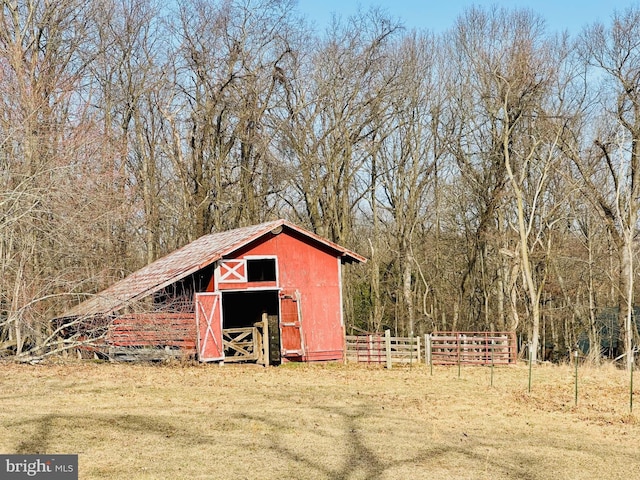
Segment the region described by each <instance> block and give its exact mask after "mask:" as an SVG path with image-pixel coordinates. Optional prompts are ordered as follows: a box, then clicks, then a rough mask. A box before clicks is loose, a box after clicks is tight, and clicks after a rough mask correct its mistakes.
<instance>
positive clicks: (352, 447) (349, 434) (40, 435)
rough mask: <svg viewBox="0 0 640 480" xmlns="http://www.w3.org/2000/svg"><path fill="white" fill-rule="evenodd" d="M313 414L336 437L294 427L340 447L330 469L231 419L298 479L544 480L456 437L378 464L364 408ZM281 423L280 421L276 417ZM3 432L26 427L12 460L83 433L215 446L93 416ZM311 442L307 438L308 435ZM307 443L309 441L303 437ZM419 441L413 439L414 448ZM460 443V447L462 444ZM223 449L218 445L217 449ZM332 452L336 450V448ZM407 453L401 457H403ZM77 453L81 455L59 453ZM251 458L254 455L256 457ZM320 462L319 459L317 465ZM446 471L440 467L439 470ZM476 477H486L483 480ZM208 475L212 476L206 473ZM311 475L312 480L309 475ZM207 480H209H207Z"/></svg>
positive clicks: (181, 432)
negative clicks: (456, 476)
mask: <svg viewBox="0 0 640 480" xmlns="http://www.w3.org/2000/svg"><path fill="white" fill-rule="evenodd" d="M319 410H321V411H323V412H324V413H325V414H327V415H336V416H337V417H338V418H339V419H340V431H339V433H338V434H337V435H335V438H333V437H334V435H333V434H330V433H327V432H324V431H322V430H318V429H317V428H316V427H315V425H311V426H304V427H298V426H296V427H295V428H296V429H299V428H305V429H308V430H309V433H311V434H313V435H325V436H329V437H330V440H331V441H333V442H334V444H335V445H339V444H343V445H345V448H344V450H343V451H342V452H338V454H339V455H341V457H342V458H341V459H340V461H339V462H338V463H339V465H338V466H337V467H336V466H334V465H331V462H323V461H322V456H318V455H317V450H315V451H314V445H313V444H309V445H305V446H304V448H300V446H295V445H292V444H291V440H290V439H289V438H286V435H285V432H290V431H291V429H292V425H291V423H290V422H287V421H285V420H282V419H278V418H277V417H275V418H274V417H268V416H260V415H248V414H240V415H237V416H236V417H235V418H236V420H238V419H240V420H242V421H251V422H257V423H261V424H263V425H264V426H265V427H267V428H266V431H268V432H271V433H269V434H268V435H269V436H268V437H267V442H268V443H267V445H265V446H263V447H260V448H263V449H266V450H267V451H271V452H273V454H274V455H275V456H276V457H277V458H286V459H287V460H288V461H289V462H291V463H293V465H295V468H296V469H298V471H299V472H300V474H301V475H303V476H313V475H315V476H318V475H320V476H323V477H324V478H328V479H334V480H343V479H349V478H367V479H371V480H377V479H381V478H382V477H383V476H384V475H385V474H386V473H387V472H389V471H392V470H395V469H398V468H404V467H408V468H411V469H414V471H415V472H416V476H418V477H423V478H424V477H425V475H426V477H427V478H428V475H429V470H428V469H429V466H430V465H438V464H439V465H445V466H446V465H447V464H448V463H451V462H452V460H451V458H450V457H451V456H456V457H458V458H460V460H459V462H458V463H460V462H463V463H466V464H468V466H469V468H470V469H471V470H470V471H476V472H477V473H479V475H480V478H483V477H486V478H519V479H523V480H534V479H538V478H544V475H543V474H541V472H547V471H548V470H547V469H548V467H549V465H547V464H546V463H545V459H544V458H540V457H538V458H535V457H533V456H531V457H525V458H514V456H513V452H511V453H510V454H509V453H508V452H505V454H504V455H500V453H499V454H498V455H495V454H494V455H492V456H491V457H490V458H489V456H488V455H487V454H486V453H483V452H487V451H489V450H488V449H492V451H495V450H496V444H495V443H494V442H492V441H491V440H487V439H484V438H481V437H480V438H473V437H472V436H467V435H466V434H463V433H462V432H460V436H459V440H458V439H456V438H448V439H447V440H446V441H444V442H438V443H437V444H433V443H431V444H429V445H426V444H425V446H419V445H418V446H417V447H416V445H412V446H411V449H412V450H413V451H414V452H415V453H414V454H412V455H406V456H404V457H403V458H401V459H397V457H398V455H397V453H398V452H390V453H396V454H395V455H391V454H390V455H389V456H390V457H391V456H393V457H395V459H393V458H389V459H387V458H384V455H381V454H378V453H376V451H375V450H374V449H372V448H371V447H370V446H369V445H368V442H369V441H370V440H368V439H369V438H371V435H367V422H368V421H370V420H372V419H373V418H374V415H373V411H374V409H373V408H372V407H369V406H361V407H358V408H355V409H353V408H327V407H321V408H319ZM280 418H281V417H280ZM7 426H8V427H10V428H11V427H14V428H15V427H25V426H26V427H31V430H32V433H31V434H30V435H26V436H25V438H24V439H23V440H21V441H20V443H19V444H18V445H17V446H16V448H15V452H14V453H18V454H45V453H61V452H51V451H49V450H50V448H51V444H52V443H53V442H52V438H53V436H54V435H55V434H59V433H60V432H63V433H64V434H65V435H73V434H74V432H76V431H83V432H86V431H88V430H90V429H93V430H96V431H98V432H99V431H103V430H104V431H109V430H111V431H113V430H115V431H117V432H118V433H120V434H122V435H123V436H127V435H129V436H131V437H132V438H135V437H137V436H139V435H140V434H145V435H153V436H156V437H157V438H158V439H159V441H163V442H170V443H175V444H176V445H181V446H184V445H186V446H197V445H217V444H218V445H219V444H220V432H219V431H216V430H212V434H210V435H208V434H206V435H203V434H202V432H198V431H194V430H192V429H189V428H185V427H183V426H180V425H179V424H176V423H175V422H171V421H168V420H167V419H166V418H163V417H161V416H154V415H128V414H124V415H111V414H98V415H92V416H82V415H61V414H47V415H41V416H39V417H37V418H32V419H29V420H26V421H21V422H14V423H13V424H12V425H7ZM234 428H235V429H237V430H240V431H242V430H245V431H246V432H245V433H248V437H250V436H251V435H252V433H250V432H249V428H248V427H247V428H245V427H243V424H242V423H239V424H237V425H236V426H235V427H234ZM372 435H373V434H372ZM311 436H312V435H311ZM307 438H309V437H307ZM420 441H421V440H420V439H416V443H419V442H420ZM462 442H464V443H462ZM223 445H224V443H223ZM336 451H337V447H336ZM409 451H410V450H409V448H408V449H407V452H409ZM64 453H82V452H64ZM256 454H259V453H258V452H256ZM318 458H320V459H318ZM445 468H446V467H445ZM482 472H486V475H483V473H482ZM212 474H213V472H212ZM312 474H313V475H312ZM212 478H213V477H212Z"/></svg>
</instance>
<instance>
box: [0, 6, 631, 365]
mask: <svg viewBox="0 0 640 480" xmlns="http://www.w3.org/2000/svg"><path fill="white" fill-rule="evenodd" d="M639 38H640V10H638V9H630V10H627V11H621V12H618V13H614V12H612V16H611V18H610V19H608V20H606V21H605V22H604V23H595V24H593V25H592V26H590V27H588V28H585V29H584V30H583V32H582V33H581V34H580V35H576V36H574V37H570V36H568V35H566V34H563V33H562V32H553V31H550V30H549V29H548V28H547V27H546V26H545V22H544V18H543V17H541V16H539V15H537V14H536V13H534V12H531V11H528V10H505V9H501V8H493V9H481V8H469V9H467V10H465V11H464V12H462V13H461V15H460V16H459V17H458V19H457V21H456V22H455V24H453V25H451V26H450V28H449V29H448V30H447V31H445V32H444V33H441V34H434V33H431V32H428V31H408V30H406V29H404V28H403V27H402V26H401V25H400V24H398V23H397V22H396V21H394V20H393V18H392V17H391V16H389V15H387V14H386V13H385V12H382V11H379V10H370V11H363V12H361V13H359V14H358V15H356V16H355V17H352V18H340V17H336V18H335V21H334V23H333V24H332V25H331V26H330V27H329V28H328V29H327V30H326V31H321V32H320V31H317V30H316V29H314V28H312V27H311V26H310V25H309V24H308V23H306V22H305V21H304V20H303V19H300V18H299V15H298V13H297V10H296V7H295V2H294V1H290V0H225V1H222V0H218V1H217V0H183V1H180V2H176V3H171V4H169V6H166V5H164V4H163V3H162V2H155V1H153V0H117V1H112V0H93V1H89V0H60V1H58V2H47V1H31V0H20V1H15V0H12V1H6V0H5V1H0V165H1V168H0V343H1V344H2V345H3V346H4V350H7V349H8V350H10V351H11V352H13V353H17V354H20V353H22V352H43V351H45V350H46V349H49V350H50V349H51V339H52V338H55V336H56V333H57V332H56V326H55V325H53V324H51V323H50V319H51V318H54V317H55V316H56V315H59V314H60V313H61V312H62V311H64V310H65V309H66V308H67V307H68V306H69V305H71V304H74V303H76V302H77V301H79V300H80V299H82V298H85V296H86V295H90V294H92V293H94V292H96V291H98V290H100V289H102V288H104V287H105V286H107V285H109V284H110V283H112V282H113V281H114V280H116V279H119V278H122V277H123V276H125V275H126V274H127V273H129V272H131V271H133V270H135V269H136V268H138V267H140V266H142V265H144V264H146V263H148V262H150V261H153V260H155V259H156V258H158V257H159V256H162V255H163V254H165V253H168V252H169V251H171V250H173V249H175V248H176V247H179V246H181V245H183V244H185V243H187V242H188V241H191V240H194V239H195V238H197V237H199V236H200V235H203V234H205V233H209V232H211V231H220V230H224V229H227V228H232V227H237V226H244V225H248V224H252V223H257V222H261V221H263V220H268V219H273V218H277V217H286V218H289V219H291V220H293V221H295V222H297V223H299V224H301V225H303V226H305V227H307V228H310V229H311V230H313V231H314V232H316V233H318V234H320V235H323V236H327V237H328V238H330V239H331V240H334V241H336V242H338V243H341V244H344V245H346V246H348V247H350V248H352V249H355V250H357V251H359V252H361V253H363V254H365V255H367V256H368V257H369V259H370V261H369V263H368V264H367V265H366V266H364V267H362V268H358V269H353V270H348V271H347V272H346V273H347V278H346V281H345V288H346V295H345V309H346V313H347V317H348V328H350V329H352V330H366V331H381V330H382V329H384V328H391V329H392V330H394V331H396V332H398V333H399V334H410V333H411V332H413V333H414V334H416V335H417V334H421V333H425V332H430V331H433V330H515V331H517V332H518V334H519V335H520V338H521V339H522V341H523V342H531V343H532V344H533V346H534V348H533V352H534V355H536V356H539V355H544V356H545V357H546V356H548V355H554V356H555V357H556V358H560V357H561V356H562V355H566V353H567V352H568V351H570V350H571V349H573V348H575V345H576V343H577V342H585V341H588V342H589V344H590V345H591V346H592V348H591V349H590V355H591V357H592V359H593V360H598V359H599V358H600V355H601V354H602V353H605V354H609V355H619V354H622V353H624V352H629V351H630V350H631V349H632V348H633V345H635V340H634V339H636V338H637V332H636V327H635V323H634V321H633V318H632V313H633V305H634V297H635V296H636V295H637V290H638V285H637V284H636V283H637V282H635V281H634V278H635V274H636V272H637V266H636V264H637V262H636V259H637V254H638V248H637V241H636V236H637V234H638V211H639V209H640V199H639V198H640V177H639V176H640V143H639V142H640V43H639V41H638V39H639ZM612 316H614V317H615V319H614V320H612V321H605V320H606V319H611V317H612ZM605 327H606V328H605ZM603 337H608V338H603Z"/></svg>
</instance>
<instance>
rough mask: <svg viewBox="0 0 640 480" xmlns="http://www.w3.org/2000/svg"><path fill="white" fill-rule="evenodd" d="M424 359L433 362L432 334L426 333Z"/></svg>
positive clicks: (426, 361)
mask: <svg viewBox="0 0 640 480" xmlns="http://www.w3.org/2000/svg"><path fill="white" fill-rule="evenodd" d="M424 361H425V363H431V335H429V334H427V333H425V334H424Z"/></svg>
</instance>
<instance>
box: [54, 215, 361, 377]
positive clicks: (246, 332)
mask: <svg viewBox="0 0 640 480" xmlns="http://www.w3.org/2000/svg"><path fill="white" fill-rule="evenodd" d="M364 261H366V260H365V259H364V258H363V257H361V256H360V255H358V254H356V253H354V252H351V251H349V250H347V249H345V248H343V247H341V246H339V245H337V244H335V243H333V242H330V241H329V240H326V239H324V238H321V237H319V236H317V235H315V234H313V233H311V232H309V231H306V230H304V229H302V228H300V227H298V226H296V225H294V224H292V223H290V222H288V221H286V220H276V221H272V222H266V223H262V224H260V225H255V226H251V227H244V228H238V229H235V230H229V231H226V232H221V233H213V234H210V235H205V236H203V237H201V238H199V239H198V240H196V241H194V242H192V243H190V244H188V245H186V246H184V247H182V248H180V249H179V250H176V251H175V252H173V253H171V254H169V255H167V256H165V257H163V258H161V259H159V260H157V261H155V262H153V263H151V264H149V265H147V266H146V267H144V268H142V269H140V270H138V271H137V272H134V273H132V274H131V275H129V276H128V277H126V278H125V279H123V280H121V281H120V282H118V283H116V284H114V285H112V286H111V287H109V288H108V289H106V290H104V291H103V292H101V293H99V294H97V295H96V296H94V297H92V298H91V299H89V300H87V301H85V302H83V303H81V304H79V305H77V306H76V307H74V308H73V309H71V310H70V311H68V312H66V313H65V315H64V318H65V320H66V321H67V322H68V321H69V319H74V321H73V322H71V323H73V324H76V325H78V326H79V325H85V326H86V325H91V326H95V325H102V327H103V330H102V335H101V337H100V341H99V342H93V343H92V345H93V346H92V348H94V349H96V348H97V349H98V350H100V351H102V352H103V353H105V354H108V355H110V357H112V358H118V357H121V358H131V357H132V356H136V354H141V353H144V355H137V358H140V356H143V357H144V356H145V355H146V356H147V358H149V355H151V357H155V356H157V355H159V354H162V355H164V354H167V353H168V354H174V355H176V354H179V355H184V354H195V355H196V356H197V358H198V359H199V360H200V361H203V362H208V361H219V362H220V361H227V362H229V361H253V362H258V363H263V364H278V363H280V362H282V361H304V362H309V361H317V360H339V359H342V358H343V354H344V319H343V313H342V281H341V270H342V265H343V264H345V263H353V262H364ZM78 320H80V321H78ZM85 330H87V331H88V328H86V327H85ZM77 331H78V330H77V328H76V330H75V332H76V334H77Z"/></svg>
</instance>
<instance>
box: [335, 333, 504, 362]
mask: <svg viewBox="0 0 640 480" xmlns="http://www.w3.org/2000/svg"><path fill="white" fill-rule="evenodd" d="M422 345H423V346H424V347H422ZM422 348H424V355H422ZM346 360H347V361H348V362H358V363H373V364H386V366H387V367H388V368H390V367H391V365H392V364H393V363H420V362H425V363H427V364H428V363H432V364H434V365H455V364H462V365H492V364H493V365H511V364H515V363H516V360H517V344H516V336H515V333H514V332H437V333H433V334H431V335H425V336H424V340H423V341H422V340H421V337H392V336H391V332H390V331H389V330H386V331H385V333H384V334H382V333H370V334H365V335H347V337H346Z"/></svg>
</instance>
